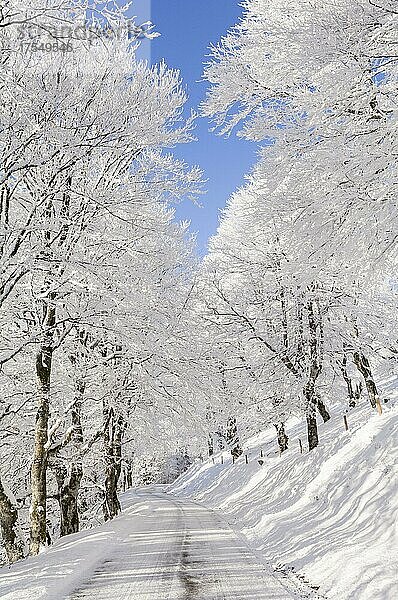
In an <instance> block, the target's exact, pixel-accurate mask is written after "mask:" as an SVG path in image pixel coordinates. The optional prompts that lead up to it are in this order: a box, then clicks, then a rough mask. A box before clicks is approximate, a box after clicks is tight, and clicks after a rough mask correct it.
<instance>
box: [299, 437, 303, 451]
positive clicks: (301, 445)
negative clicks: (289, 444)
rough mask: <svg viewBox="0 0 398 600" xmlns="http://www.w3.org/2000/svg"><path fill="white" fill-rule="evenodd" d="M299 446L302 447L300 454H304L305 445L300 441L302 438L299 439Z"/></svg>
mask: <svg viewBox="0 0 398 600" xmlns="http://www.w3.org/2000/svg"><path fill="white" fill-rule="evenodd" d="M299 446H300V454H302V453H303V443H302V441H301V440H300V438H299Z"/></svg>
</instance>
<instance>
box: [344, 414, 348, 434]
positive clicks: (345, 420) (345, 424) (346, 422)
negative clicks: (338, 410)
mask: <svg viewBox="0 0 398 600" xmlns="http://www.w3.org/2000/svg"><path fill="white" fill-rule="evenodd" d="M343 419H344V427H345V430H346V431H348V421H347V415H344V417H343Z"/></svg>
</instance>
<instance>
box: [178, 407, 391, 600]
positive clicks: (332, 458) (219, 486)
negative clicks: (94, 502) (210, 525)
mask: <svg viewBox="0 0 398 600" xmlns="http://www.w3.org/2000/svg"><path fill="white" fill-rule="evenodd" d="M369 410H370V409H369V407H368V405H367V404H365V403H364V404H363V405H362V406H361V407H360V408H357V409H355V410H354V411H351V412H350V413H349V414H348V423H349V428H350V429H349V431H348V432H346V431H345V429H344V426H343V414H344V411H343V409H342V407H339V406H337V405H336V406H335V407H333V408H332V412H333V418H332V420H331V421H330V422H329V423H327V424H325V425H323V426H322V434H321V440H322V442H321V445H320V447H319V448H317V449H316V450H314V451H312V452H311V453H309V454H308V453H304V454H302V455H301V454H300V453H299V451H298V447H299V443H298V438H301V439H302V440H304V439H305V436H304V429H303V424H302V423H298V422H297V421H296V422H291V424H290V428H289V435H290V438H291V440H290V443H291V445H290V450H288V452H286V453H285V454H284V455H283V456H282V457H280V456H278V455H277V453H276V452H275V441H274V437H275V436H274V431H273V430H272V429H270V430H267V431H265V432H263V433H262V434H259V435H257V436H255V437H254V438H252V439H251V440H249V442H248V443H247V444H246V447H245V454H247V455H248V462H249V464H248V465H247V464H246V461H245V458H244V456H243V457H241V458H240V459H239V461H237V463H235V464H234V465H232V464H231V459H230V458H229V457H228V455H227V453H224V455H223V462H224V464H221V454H219V455H217V456H216V457H215V463H216V464H213V463H212V461H207V462H205V463H203V464H201V463H197V464H196V465H194V466H193V467H192V468H191V469H190V470H189V471H188V472H187V473H186V474H185V475H183V476H182V477H181V478H180V479H179V480H178V481H177V482H176V483H175V484H174V485H172V486H171V487H170V492H171V493H173V494H176V495H180V496H183V497H188V498H193V499H195V500H196V501H198V502H201V503H203V504H205V505H207V506H209V507H211V508H215V509H218V510H219V511H220V512H221V513H222V515H223V517H224V518H225V519H226V520H227V521H228V522H229V523H230V525H231V526H233V527H235V529H238V530H240V531H241V532H242V534H244V535H245V537H246V538H247V539H248V541H249V543H250V545H251V546H252V547H253V548H254V549H255V550H256V551H257V552H258V554H259V556H261V557H262V559H263V560H265V561H266V562H268V563H271V564H272V565H273V567H274V569H275V570H276V571H277V572H279V573H280V574H281V575H282V576H283V577H285V578H287V579H288V580H290V581H291V582H292V583H294V582H298V581H302V582H303V583H304V581H310V582H311V584H313V585H314V586H316V587H318V586H319V594H320V595H321V597H322V596H326V597H327V598H329V599H330V600H395V599H396V598H397V597H398V584H397V577H396V573H397V572H398V525H397V523H398V493H397V491H398V490H397V439H398V436H397V433H398V431H397V429H398V419H397V417H398V405H397V403H396V402H395V404H393V403H391V405H390V406H387V407H385V410H384V414H383V416H382V417H379V416H378V415H374V416H371V417H370V418H369ZM261 451H262V453H263V455H264V458H263V459H262V460H263V461H264V464H263V465H261V464H259V460H261ZM296 574H297V575H296ZM307 589H308V588H307Z"/></svg>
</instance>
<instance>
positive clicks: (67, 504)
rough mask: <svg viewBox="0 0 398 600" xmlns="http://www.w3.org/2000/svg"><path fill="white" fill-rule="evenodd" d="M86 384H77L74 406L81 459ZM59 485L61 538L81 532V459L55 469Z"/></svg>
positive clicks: (74, 427)
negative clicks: (79, 506)
mask: <svg viewBox="0 0 398 600" xmlns="http://www.w3.org/2000/svg"><path fill="white" fill-rule="evenodd" d="M84 390H85V384H84V382H83V381H81V380H78V381H77V382H76V397H75V402H74V404H73V406H72V411H71V413H72V415H71V416H72V434H71V443H72V444H73V452H74V453H75V455H76V456H78V457H79V454H80V452H81V448H82V445H83V428H82V423H81V407H82V402H83V394H84ZM55 476H56V479H57V485H58V500H59V507H60V512H61V536H64V535H69V534H71V533H77V532H78V531H79V510H78V497H79V491H80V484H81V481H82V478H83V464H82V460H81V458H80V459H79V458H78V459H77V460H72V461H71V462H70V463H69V464H68V465H67V466H66V465H65V464H59V465H58V468H56V469H55Z"/></svg>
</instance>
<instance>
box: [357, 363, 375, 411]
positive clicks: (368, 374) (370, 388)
mask: <svg viewBox="0 0 398 600" xmlns="http://www.w3.org/2000/svg"><path fill="white" fill-rule="evenodd" d="M354 363H355V366H356V367H357V369H358V371H359V372H360V373H361V375H362V377H363V378H364V380H365V385H366V389H367V392H368V397H369V402H370V404H371V406H372V408H376V406H377V400H378V399H379V393H378V391H377V387H376V384H375V381H374V379H373V374H372V369H371V366H370V363H369V361H368V359H367V358H366V356H365V355H364V354H363V353H362V352H354Z"/></svg>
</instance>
